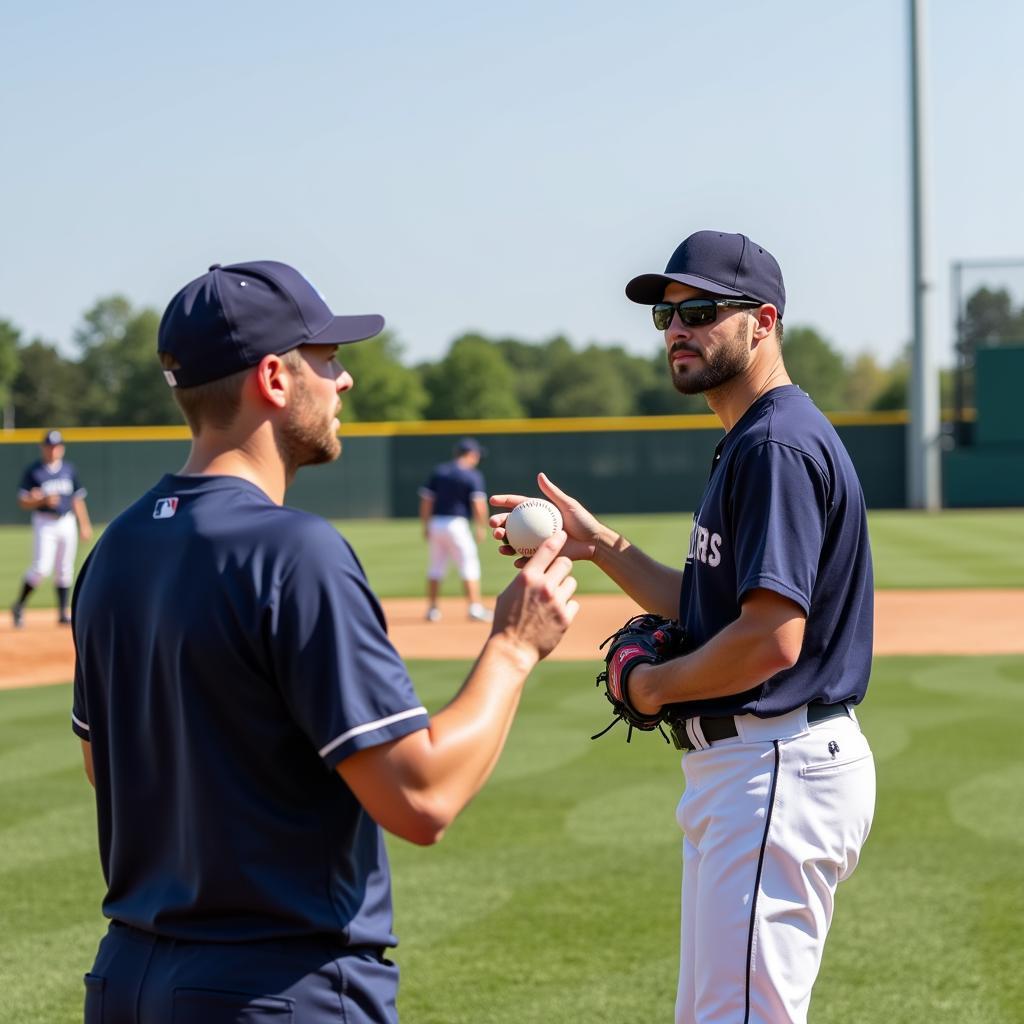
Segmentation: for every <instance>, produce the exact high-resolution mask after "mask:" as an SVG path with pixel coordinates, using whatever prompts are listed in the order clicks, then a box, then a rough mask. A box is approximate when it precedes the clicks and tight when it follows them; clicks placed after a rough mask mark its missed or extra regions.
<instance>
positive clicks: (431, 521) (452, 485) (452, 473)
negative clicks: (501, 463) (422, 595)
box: [419, 437, 491, 622]
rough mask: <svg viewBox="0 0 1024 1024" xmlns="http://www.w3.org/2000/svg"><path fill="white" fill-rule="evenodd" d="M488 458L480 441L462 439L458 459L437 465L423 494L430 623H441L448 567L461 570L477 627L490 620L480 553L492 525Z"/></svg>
mask: <svg viewBox="0 0 1024 1024" xmlns="http://www.w3.org/2000/svg"><path fill="white" fill-rule="evenodd" d="M483 453H484V450H483V448H481V447H480V443H479V442H478V441H477V440H476V439H475V438H472V437H464V438H462V439H461V440H460V441H459V442H458V443H457V444H456V445H455V452H454V454H455V458H454V459H452V460H451V461H450V462H442V463H441V464H440V465H439V466H435V467H434V471H433V472H432V473H431V474H430V479H429V480H428V481H427V482H426V483H425V484H424V485H423V486H422V487H421V488H420V490H419V495H420V521H421V522H422V523H423V536H424V537H425V538H426V541H427V547H428V550H429V556H428V565H427V621H428V622H437V621H439V620H440V618H441V609H440V608H439V607H438V606H437V598H438V594H439V593H440V590H441V580H443V579H444V574H445V572H446V571H447V569H448V564H449V562H453V563H454V564H455V568H456V569H458V572H459V578H460V579H461V580H462V586H463V589H464V590H465V591H466V600H467V601H468V602H469V609H468V614H469V617H470V618H471V619H475V620H476V621H478V622H490V621H491V613H490V612H489V611H488V610H487V609H486V608H484V606H483V604H481V602H480V554H479V552H478V551H477V548H476V542H477V541H478V540H483V539H484V530H485V528H486V526H487V485H486V484H485V483H484V478H483V474H482V473H481V472H480V469H479V466H480V459H481V458H482V457H483ZM474 529H475V530H476V537H475V538H474V536H473V532H472V531H473V530H474Z"/></svg>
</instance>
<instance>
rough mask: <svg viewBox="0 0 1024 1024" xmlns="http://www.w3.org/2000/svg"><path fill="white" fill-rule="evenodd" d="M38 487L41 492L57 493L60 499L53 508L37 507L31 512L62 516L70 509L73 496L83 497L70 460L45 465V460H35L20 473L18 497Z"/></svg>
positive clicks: (83, 494) (83, 492) (82, 489)
mask: <svg viewBox="0 0 1024 1024" xmlns="http://www.w3.org/2000/svg"><path fill="white" fill-rule="evenodd" d="M37 487H38V488H39V489H40V490H41V491H42V492H43V494H46V495H50V494H56V495H59V497H60V500H59V502H58V503H57V506H56V507H55V508H38V509H33V510H32V511H33V512H41V513H42V514H43V515H50V516H63V515H66V514H67V513H68V512H70V511H71V501H72V499H73V498H84V497H85V495H86V491H85V488H84V487H83V486H82V485H81V483H79V481H78V474H77V473H76V472H75V467H74V466H73V465H72V464H71V463H70V462H63V461H61V462H58V463H57V464H56V465H52V466H47V465H46V463H45V462H42V461H36V462H33V463H32V465H31V466H29V467H28V468H27V469H26V470H25V472H24V473H23V474H22V477H21V483H20V484H19V485H18V497H21V498H23V497H26V496H27V495H28V492H29V491H31V490H34V489H35V488H37Z"/></svg>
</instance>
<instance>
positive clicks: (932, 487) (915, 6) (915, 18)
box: [907, 0, 942, 509]
mask: <svg viewBox="0 0 1024 1024" xmlns="http://www.w3.org/2000/svg"><path fill="white" fill-rule="evenodd" d="M924 6H925V0H910V10H909V15H910V32H909V34H910V192H911V246H910V248H911V265H912V266H911V270H912V279H913V280H912V289H913V302H914V344H913V351H912V355H911V362H910V396H909V397H910V423H909V426H908V430H907V469H908V475H909V479H908V489H907V497H908V499H909V503H910V506H911V508H924V509H938V508H940V507H941V505H942V493H941V483H940V461H939V460H940V430H941V424H940V422H939V371H938V367H937V365H936V363H935V356H934V345H933V344H932V343H931V339H930V338H929V336H928V317H927V312H928V310H927V305H928V302H927V300H928V290H929V288H930V284H929V281H928V275H927V267H926V261H925V201H924V134H925V133H924V125H923V108H924V85H923V79H924V72H923V68H922V64H923V54H924V26H923V20H924V19H923V13H924Z"/></svg>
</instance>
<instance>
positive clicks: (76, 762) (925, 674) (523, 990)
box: [0, 657, 1024, 1024]
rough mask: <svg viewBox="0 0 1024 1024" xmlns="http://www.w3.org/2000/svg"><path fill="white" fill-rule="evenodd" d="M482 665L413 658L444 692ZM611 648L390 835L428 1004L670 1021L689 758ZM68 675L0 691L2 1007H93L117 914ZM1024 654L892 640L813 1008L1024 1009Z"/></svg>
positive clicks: (565, 676) (835, 1020) (876, 688)
mask: <svg viewBox="0 0 1024 1024" xmlns="http://www.w3.org/2000/svg"><path fill="white" fill-rule="evenodd" d="M465 669H466V666H465V665H464V664H459V663H441V662H429V663H415V664H413V666H412V671H413V678H414V680H415V681H416V684H417V688H418V690H419V692H420V694H421V695H422V696H423V698H424V699H425V701H426V702H427V703H428V704H429V705H430V706H431V707H432V708H437V707H439V706H440V705H442V704H443V703H445V701H446V700H447V699H448V697H449V696H450V695H451V693H452V692H453V690H454V689H455V687H456V686H457V685H458V683H459V682H460V680H461V677H462V674H463V673H464V671H465ZM592 672H593V666H590V665H580V664H574V663H564V662H563V663H550V664H545V665H542V666H541V667H540V668H539V669H538V670H537V672H536V673H535V674H534V676H533V678H532V680H531V682H530V684H529V686H528V689H527V692H526V694H525V696H524V699H523V705H522V708H521V712H520V715H519V717H518V719H517V721H516V724H515V726H514V728H513V730H512V733H511V736H510V738H509V743H508V747H507V749H506V752H505V755H504V756H503V758H502V760H501V762H500V763H499V765H498V768H497V771H496V773H495V776H494V778H493V779H492V780H491V782H490V784H489V785H488V787H487V788H486V789H485V790H484V792H483V793H481V794H480V796H478V798H477V799H476V801H475V802H474V804H473V806H471V807H470V808H469V809H468V811H467V812H466V813H465V814H464V815H463V817H462V818H460V819H459V821H458V822H456V824H455V825H454V826H453V827H452V829H451V830H450V832H449V834H448V835H447V836H446V838H445V839H444V840H443V841H442V842H441V843H440V844H439V845H438V846H436V847H432V848H429V849H421V848H416V847H412V846H410V845H408V844H405V843H403V842H401V841H397V840H395V841H390V843H389V845H390V849H391V854H392V863H393V867H394V874H395V899H396V908H397V912H396V927H397V930H398V933H399V935H400V936H401V937H402V943H401V946H400V948H399V949H398V950H397V951H396V954H395V956H396V959H397V960H398V961H399V963H400V964H401V967H402V978H403V981H402V991H401V996H400V1001H399V1005H400V1009H401V1011H402V1014H403V1020H405V1021H407V1022H409V1024H464V1022H465V1024H469V1022H473V1024H489V1022H493V1024H508V1022H511V1021H516V1022H521V1024H530V1022H533V1024H540V1022H544V1024H550V1022H553V1021H557V1022H563V1021H564V1022H578V1021H588V1022H595V1024H600V1022H608V1024H611V1022H616V1024H621V1022H634V1021H637V1022H639V1021H645V1022H646V1021H656V1020H667V1019H669V1018H670V1016H671V1005H672V998H673V993H674V987H675V971H676V957H677V943H678V935H677V918H678V909H677V892H678V870H679V867H678V861H679V837H678V835H677V833H676V830H675V824H674V818H673V811H674V806H675V802H676V799H677V797H678V793H679V788H680V777H679V772H678V765H677V757H676V755H675V753H674V751H673V750H672V749H671V748H669V747H666V746H665V745H664V744H663V743H662V742H661V741H660V739H658V738H657V737H653V736H644V737H638V738H635V739H634V741H633V743H632V744H630V745H629V746H627V745H626V744H625V743H624V742H623V737H622V735H621V733H618V732H612V733H611V734H610V735H609V736H607V737H605V738H604V739H603V740H601V741H598V742H594V743H592V742H591V741H590V739H589V738H588V737H589V734H590V732H592V731H595V730H596V729H597V728H598V727H600V726H603V725H604V724H605V722H606V721H607V718H606V715H605V713H604V711H603V710H602V702H601V701H600V699H599V697H598V696H597V695H596V694H595V692H594V688H593V686H592V685H591V675H592ZM69 700H70V693H69V688H68V687H67V686H59V687H50V688H44V689H37V690H22V691H12V692H6V693H0V920H2V921H3V923H4V928H3V929H2V930H0V983H2V988H3V998H2V999H0V1022H3V1024H8V1022H10V1024H14V1022H18V1024H21V1022H24V1021H33V1022H35V1021H41V1022H46V1024H50V1022H54V1024H57V1022H65V1021H66V1022H72V1021H78V1020H80V1019H81V1017H80V1014H81V991H82V990H81V975H82V974H83V973H84V971H85V970H86V969H87V968H88V967H89V965H90V963H91V958H92V956H93V953H94V950H95V945H96V942H97V940H98V938H99V936H100V934H101V932H102V923H101V920H100V917H99V914H98V910H97V907H98V904H99V900H100V898H101V894H102V883H101V879H100V874H99V871H98V868H97V861H96V852H95V830H94V824H93V818H92V798H91V791H90V790H89V788H88V785H87V783H86V782H85V779H84V776H83V775H82V773H81V766H80V758H79V752H78V742H77V740H76V739H75V738H74V736H73V735H72V733H71V731H70V729H69V727H68V704H69ZM1022 711H1024V658H1020V657H1014V658H1011V657H986V658H883V659H878V660H876V662H875V671H874V676H873V680H872V685H871V690H870V694H869V699H868V701H867V703H866V705H865V706H864V708H863V709H862V713H861V719H862V721H863V722H864V724H865V729H866V731H867V732H868V735H869V736H870V737H871V740H872V744H873V746H874V749H875V752H876V755H877V758H878V778H879V802H878V810H877V814H876V818H875V825H874V829H873V832H872V835H871V838H870V840H869V842H868V845H867V847H866V849H865V851H864V856H863V860H862V862H861V866H860V867H859V868H858V870H857V872H856V874H855V875H854V876H853V878H852V879H851V880H850V881H849V882H848V883H846V884H844V885H843V886H842V887H841V889H840V891H839V897H838V901H837V907H838V909H837V915H836V921H835V925H834V928H833V934H832V936H831V938H830V940H829V944H828V948H827V952H826V957H825V963H824V966H823V969H822V975H821V978H820V980H819V982H818V985H817V987H816V989H815V995H814V999H813V1001H812V1004H811V1015H810V1020H811V1021H812V1022H814V1024H849V1022H853V1021H858V1022H859V1021H886V1022H891V1024H901V1022H906V1024H920V1022H921V1021H928V1022H930V1024H945V1022H949V1024H954V1022H955V1024H983V1022H984V1024H1006V1022H1010V1021H1019V1020H1022V1019H1024V975H1022V973H1021V971H1020V969H1019V958H1020V950H1021V949H1022V948H1024V924H1022V922H1024V859H1022V857H1021V847H1022V845H1024V796H1022V794H1024V760H1022V758H1021V753H1020V750H1021V745H1020V735H1019V733H1020V728H1019V723H1020V721H1021V717H1022Z"/></svg>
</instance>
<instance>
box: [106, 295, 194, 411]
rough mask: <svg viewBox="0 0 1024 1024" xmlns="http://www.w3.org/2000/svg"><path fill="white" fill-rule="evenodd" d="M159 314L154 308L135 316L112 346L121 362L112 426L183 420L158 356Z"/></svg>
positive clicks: (115, 355)
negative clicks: (113, 424) (114, 424)
mask: <svg viewBox="0 0 1024 1024" xmlns="http://www.w3.org/2000/svg"><path fill="white" fill-rule="evenodd" d="M159 328H160V314H159V313H157V312H156V310H153V309H143V310H140V311H139V312H138V313H135V314H134V315H133V316H132V317H131V319H130V320H129V321H128V323H127V324H126V325H125V329H124V333H123V334H122V335H121V337H120V338H119V339H117V340H116V341H115V342H114V344H113V345H112V352H113V355H114V357H115V358H116V359H117V360H118V362H119V363H120V372H119V383H118V392H117V395H116V400H115V402H114V408H113V414H112V416H113V418H112V420H111V422H112V423H116V424H119V425H121V426H146V425H148V424H151V425H163V424H177V423H181V422H182V421H183V417H182V414H181V410H180V409H179V408H178V406H177V403H176V402H175V401H174V392H173V391H172V390H171V388H169V387H168V386H167V382H166V381H165V380H164V375H163V373H162V372H161V369H160V361H159V360H158V358H157V354H156V342H157V332H158V330H159Z"/></svg>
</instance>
